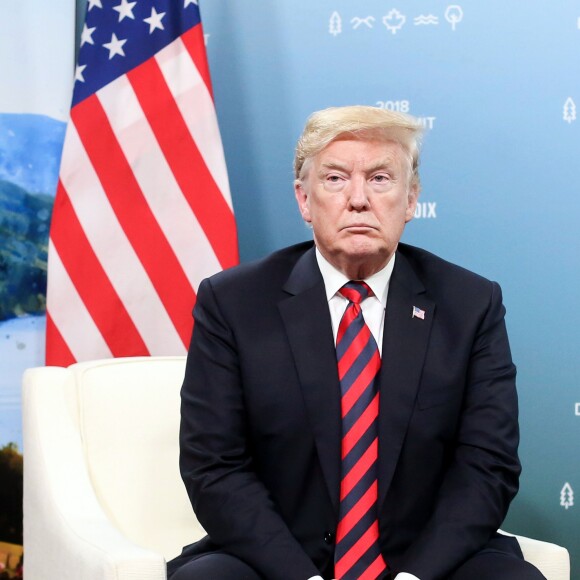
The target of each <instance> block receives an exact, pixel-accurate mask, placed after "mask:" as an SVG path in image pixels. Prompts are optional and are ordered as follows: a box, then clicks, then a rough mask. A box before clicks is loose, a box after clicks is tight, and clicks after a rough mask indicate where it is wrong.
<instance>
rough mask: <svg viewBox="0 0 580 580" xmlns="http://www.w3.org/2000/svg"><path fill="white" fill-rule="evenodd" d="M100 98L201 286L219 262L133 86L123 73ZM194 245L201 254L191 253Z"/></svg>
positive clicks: (150, 200) (152, 202) (183, 263)
mask: <svg viewBox="0 0 580 580" xmlns="http://www.w3.org/2000/svg"><path fill="white" fill-rule="evenodd" d="M99 101H100V102H101V105H102V106H103V109H104V110H105V113H106V115H107V118H108V120H109V122H110V124H111V127H112V129H113V132H114V133H115V137H116V138H117V140H118V142H119V146H120V147H121V149H122V151H123V154H124V155H125V157H126V159H127V160H128V162H129V164H130V165H131V167H132V169H133V172H134V174H135V179H136V180H137V182H138V184H139V187H140V189H141V192H142V193H143V196H144V197H145V199H146V200H147V204H148V205H149V207H150V208H151V211H152V212H153V213H154V214H155V218H156V219H157V222H158V224H159V227H160V228H161V230H162V231H163V235H164V236H165V237H166V238H167V240H168V242H169V243H170V244H171V247H172V248H173V250H174V252H175V255H176V257H177V259H178V261H179V263H180V265H181V267H182V268H183V270H184V272H185V274H186V276H187V279H188V280H189V283H190V284H191V286H192V287H193V288H197V287H198V286H199V284H200V283H201V281H202V280H203V279H204V278H207V277H208V276H211V275H212V274H215V273H216V272H219V270H220V269H221V267H220V264H219V262H218V259H217V257H216V255H215V253H214V251H213V248H212V247H211V245H210V243H209V242H208V240H207V238H206V237H205V233H204V232H203V230H202V228H201V226H200V225H199V222H198V221H197V219H196V217H195V214H194V213H193V211H192V210H191V207H190V206H189V204H188V203H187V201H186V200H185V198H184V197H183V193H182V192H181V190H180V189H179V186H178V184H177V182H176V181H175V177H174V176H173V172H172V171H171V167H170V166H169V165H168V163H167V161H166V159H165V157H164V156H163V155H162V153H161V151H160V150H159V146H158V144H157V141H156V139H155V135H154V134H153V131H152V130H151V127H150V126H149V123H148V121H147V119H146V118H145V116H144V113H143V111H142V109H141V106H140V105H139V101H138V99H137V96H136V95H135V93H134V91H133V87H132V86H131V84H130V83H129V81H128V80H127V78H126V77H125V76H122V77H119V78H118V79H116V80H115V81H114V82H112V83H111V84H109V85H108V86H106V87H104V88H102V89H101V90H100V91H99ZM120 105H121V106H120ZM192 248H195V250H196V257H197V258H198V259H195V260H194V259H192V255H191V253H192ZM191 306H193V304H192V305H191Z"/></svg>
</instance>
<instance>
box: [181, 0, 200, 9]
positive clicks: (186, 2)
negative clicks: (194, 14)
mask: <svg viewBox="0 0 580 580" xmlns="http://www.w3.org/2000/svg"><path fill="white" fill-rule="evenodd" d="M197 2H198V0H184V2H183V7H184V8H187V7H188V6H189V5H190V4H193V5H194V6H199V4H198V3H197Z"/></svg>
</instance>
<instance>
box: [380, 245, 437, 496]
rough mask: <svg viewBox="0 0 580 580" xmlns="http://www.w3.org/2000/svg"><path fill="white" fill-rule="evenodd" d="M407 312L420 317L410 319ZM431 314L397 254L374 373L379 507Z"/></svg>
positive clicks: (431, 304) (420, 287) (401, 433)
mask: <svg viewBox="0 0 580 580" xmlns="http://www.w3.org/2000/svg"><path fill="white" fill-rule="evenodd" d="M413 306H417V307H418V308H420V309H422V310H423V311H424V312H425V317H424V319H423V320H422V319H420V318H418V317H413V316H412V312H413ZM434 314H435V304H434V302H433V301H432V300H430V299H429V298H428V297H427V295H426V293H425V288H424V286H423V284H422V282H421V281H420V280H419V278H418V277H417V275H416V274H415V272H414V271H413V269H412V268H411V266H410V264H409V262H408V261H407V259H406V258H405V257H404V256H403V255H402V254H401V253H399V252H398V253H397V257H396V262H395V269H394V271H393V274H392V277H391V281H390V284H389V294H388V299H387V309H386V313H385V327H384V331H383V352H382V364H381V371H380V373H379V390H380V410H379V506H381V505H382V503H383V502H384V500H385V497H386V494H387V490H388V489H389V486H390V484H391V481H392V478H393V474H394V472H395V467H396V465H397V461H398V458H399V454H400V452H401V448H402V446H403V441H404V439H405V434H406V432H407V427H408V424H409V420H410V418H411V413H412V411H413V408H414V405H415V399H416V396H417V390H418V387H419V381H420V378H421V372H422V369H423V363H424V359H425V353H426V350H427V343H428V340H429V334H430V331H431V324H432V322H433V317H434Z"/></svg>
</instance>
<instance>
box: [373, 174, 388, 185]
mask: <svg viewBox="0 0 580 580" xmlns="http://www.w3.org/2000/svg"><path fill="white" fill-rule="evenodd" d="M388 180H389V176H388V175H375V176H374V177H373V181H376V182H377V183H384V182H385V181H388Z"/></svg>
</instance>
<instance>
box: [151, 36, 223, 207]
mask: <svg viewBox="0 0 580 580" xmlns="http://www.w3.org/2000/svg"><path fill="white" fill-rule="evenodd" d="M155 58H156V60H157V62H158V63H159V68H160V69H161V73H162V74H163V78H164V79H165V82H166V83H167V86H168V87H169V90H170V91H171V94H172V95H173V98H174V99H175V102H176V103H177V107H178V109H179V112H180V113H181V116H182V118H183V121H184V122H185V124H186V126H187V129H188V131H189V133H190V134H191V136H192V137H193V140H194V141H195V144H196V145H197V147H198V149H199V152H200V154H201V156H202V158H203V160H204V162H205V164H206V165H207V168H208V170H209V172H210V173H211V175H212V177H213V179H214V181H215V182H216V184H217V186H218V188H219V190H220V192H221V194H222V197H223V198H224V199H225V201H226V203H227V204H228V206H229V208H230V210H232V200H231V196H230V185H229V181H228V173H227V169H226V163H225V159H224V153H223V149H222V144H221V137H220V131H219V127H218V124H217V117H216V113H215V107H214V104H213V100H212V97H211V93H210V91H209V90H208V87H207V85H206V83H205V81H204V79H203V78H202V77H201V76H200V72H199V70H198V69H197V67H196V65H195V63H194V62H193V61H192V60H191V57H190V55H189V54H188V53H187V51H186V49H185V46H184V44H183V43H182V42H181V40H179V39H178V40H177V41H175V42H174V43H172V44H170V45H169V46H167V47H166V48H164V49H163V50H162V51H160V52H159V54H158V55H157V56H156V57H155Z"/></svg>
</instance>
